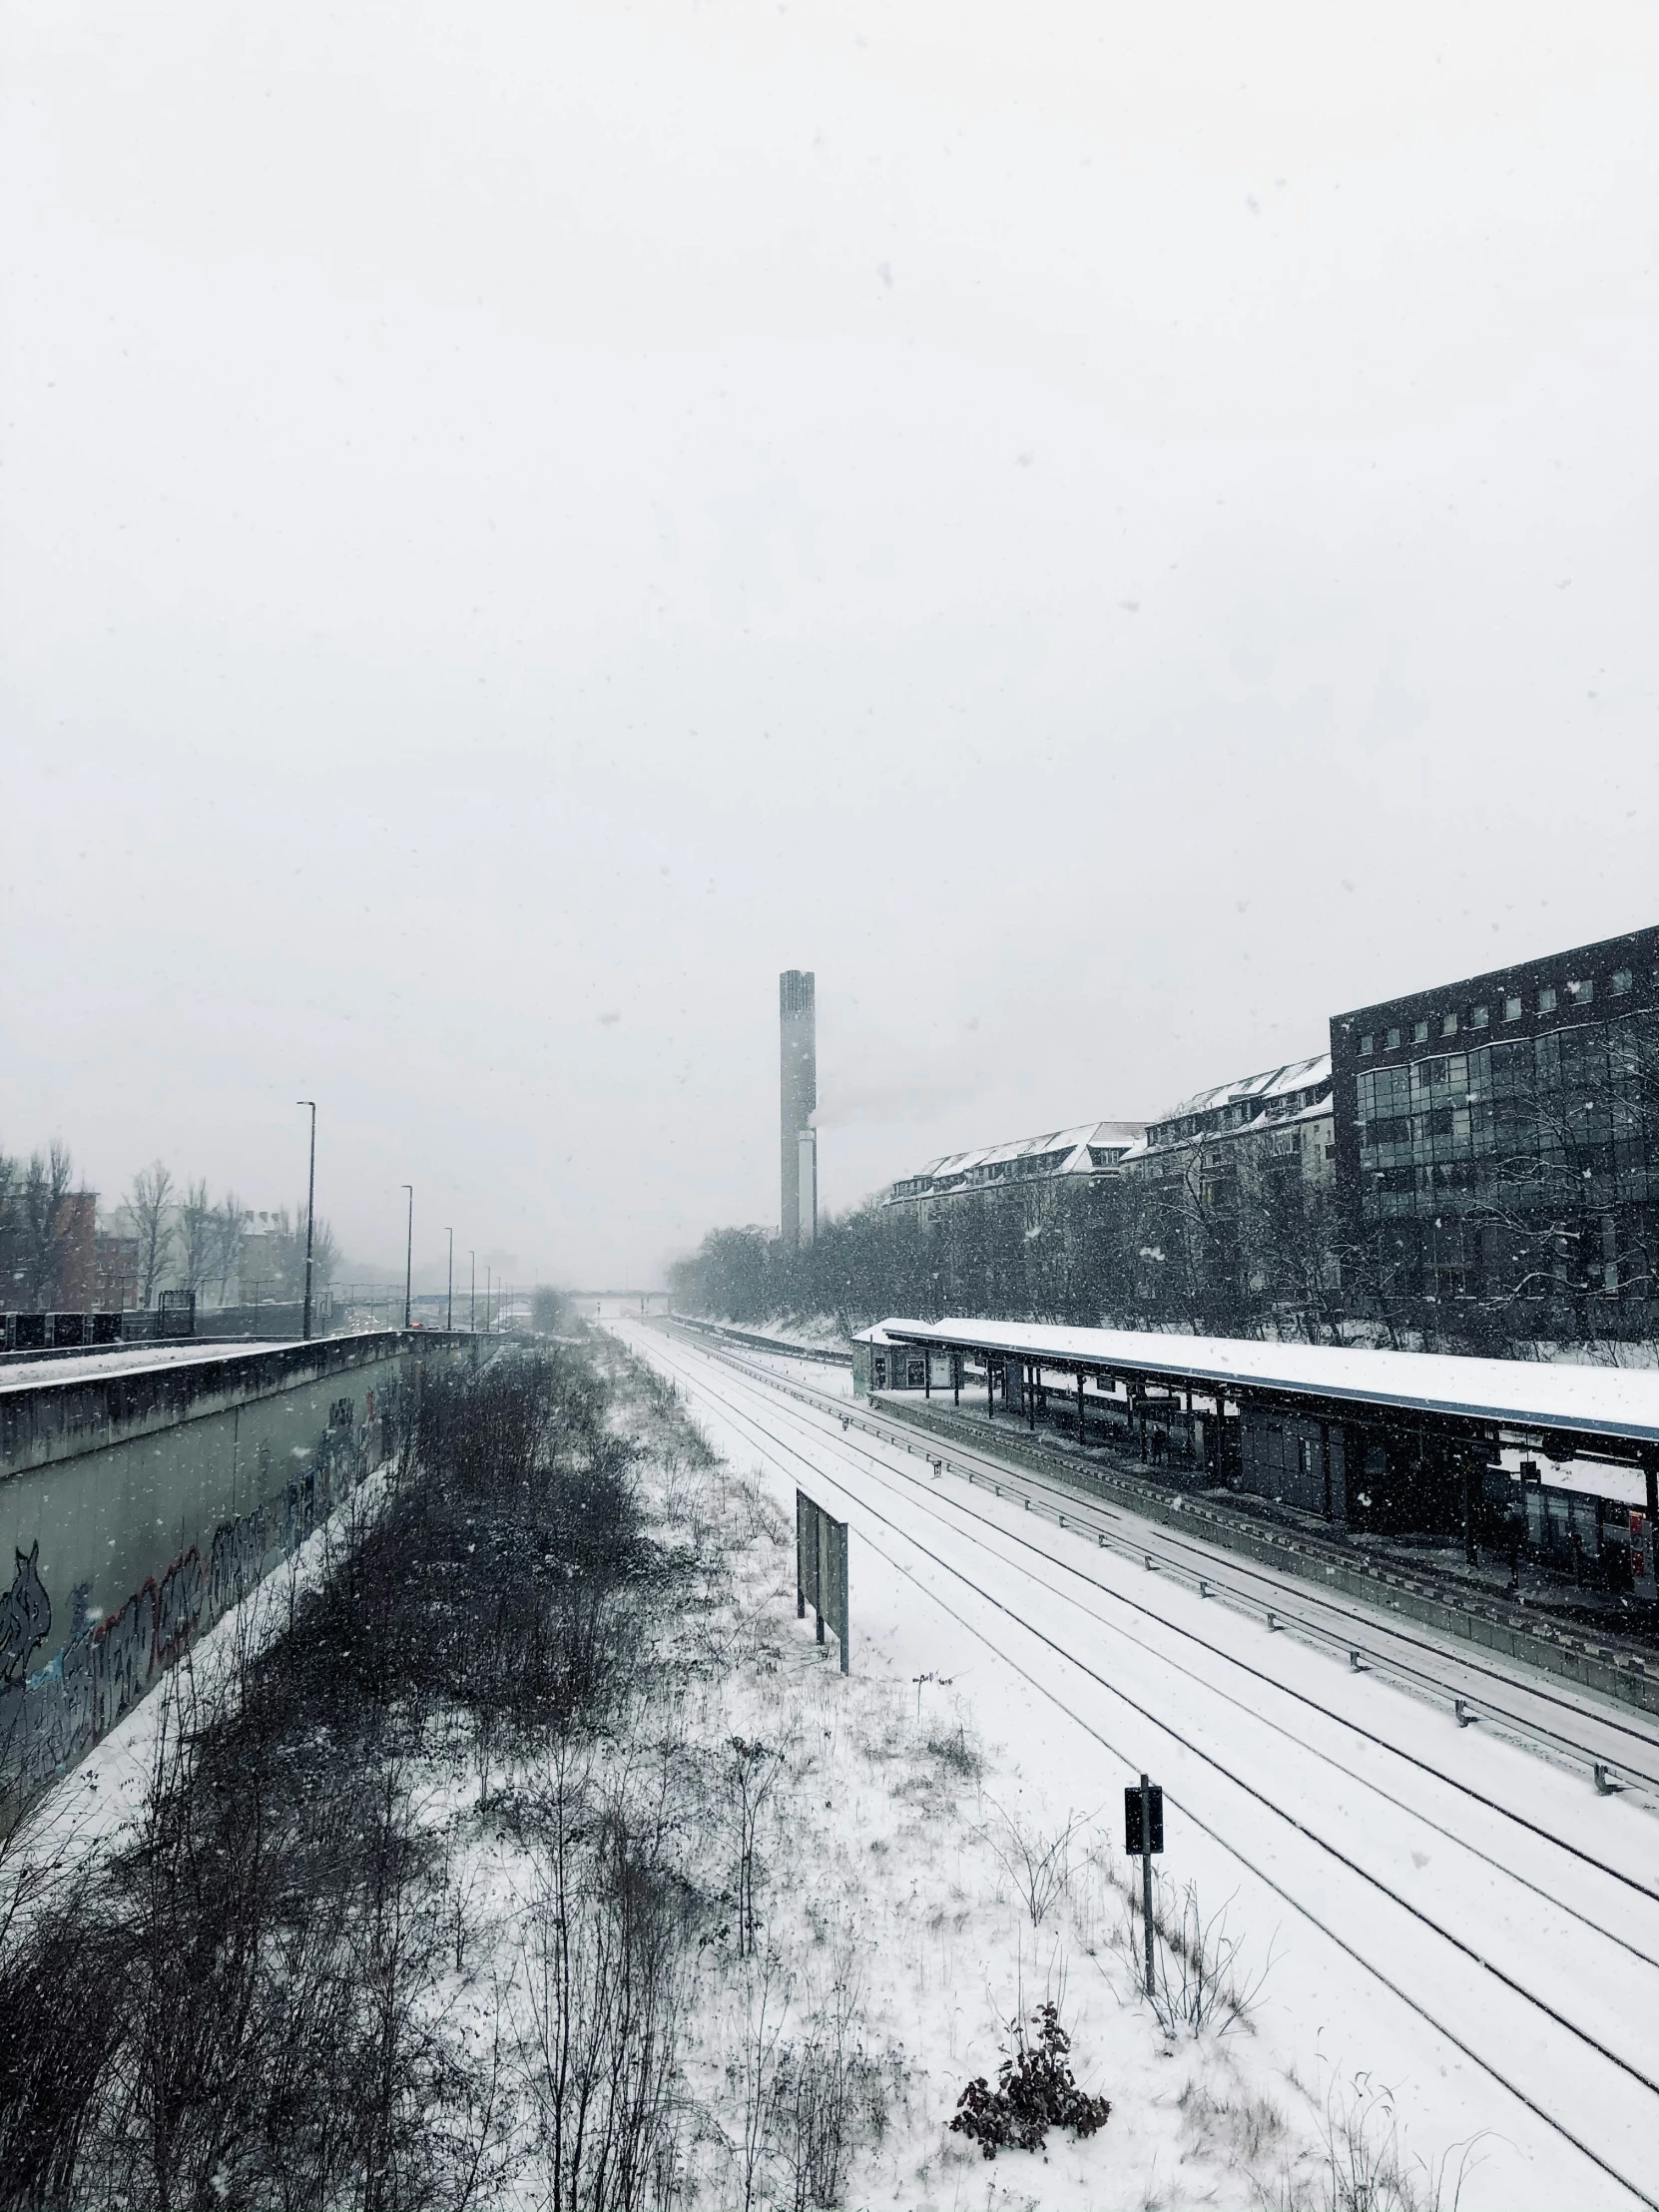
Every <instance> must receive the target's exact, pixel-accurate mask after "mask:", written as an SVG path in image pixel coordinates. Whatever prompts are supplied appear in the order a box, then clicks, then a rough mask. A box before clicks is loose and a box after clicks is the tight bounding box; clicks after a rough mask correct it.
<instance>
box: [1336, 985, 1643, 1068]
mask: <svg viewBox="0 0 1659 2212" xmlns="http://www.w3.org/2000/svg"><path fill="white" fill-rule="evenodd" d="M1653 980H1654V981H1655V982H1659V969H1656V970H1655V971H1654V977H1653ZM1635 987H1636V978H1635V975H1634V973H1633V972H1632V970H1631V969H1629V968H1616V969H1615V970H1614V972H1613V973H1612V974H1611V975H1610V976H1609V977H1608V978H1607V994H1608V996H1609V997H1610V998H1628V997H1629V995H1630V993H1631V992H1632V991H1633V990H1634V989H1635ZM1595 996H1596V986H1595V979H1594V977H1593V976H1585V977H1584V978H1583V979H1582V981H1576V982H1569V983H1567V984H1565V985H1563V986H1562V988H1561V990H1560V991H1558V990H1557V988H1556V986H1555V985H1554V984H1553V983H1545V984H1542V985H1540V986H1539V989H1538V992H1537V995H1536V998H1535V1001H1534V1005H1533V1011H1534V1012H1535V1013H1539V1014H1553V1013H1555V1012H1556V1011H1557V1009H1558V1008H1559V1007H1560V1006H1561V1005H1562V1004H1563V1003H1565V1004H1566V1005H1568V1006H1593V1005H1594V1004H1595ZM1494 1003H1495V1004H1496V1005H1497V1008H1498V1015H1499V1019H1501V1020H1503V1021H1519V1020H1521V1019H1522V1017H1523V1016H1524V1015H1525V1013H1526V1002H1525V1000H1524V999H1523V998H1520V997H1513V996H1512V997H1507V998H1504V999H1502V1000H1501V1001H1496V1002H1494ZM1492 1013H1493V1007H1492V1005H1482V1006H1468V1007H1463V1008H1455V1007H1447V1008H1446V1010H1445V1011H1444V1012H1443V1013H1442V1014H1440V1015H1438V1016H1437V1017H1436V1018H1434V1019H1432V1020H1429V1019H1425V1020H1422V1021H1416V1022H1413V1023H1412V1024H1411V1038H1410V1041H1411V1042H1412V1044H1426V1043H1427V1042H1428V1040H1429V1038H1430V1037H1431V1036H1435V1037H1455V1036H1456V1035H1457V1034H1458V1033H1459V1032H1460V1031H1461V1030H1464V1029H1489V1028H1490V1027H1491V1025H1492ZM1404 1042H1405V1031H1404V1029H1403V1027H1400V1028H1394V1029H1368V1030H1366V1031H1365V1032H1364V1033H1363V1035H1362V1036H1361V1038H1360V1057H1361V1058H1362V1059H1363V1060H1369V1059H1370V1058H1371V1057H1372V1055H1373V1054H1374V1053H1376V1052H1379V1051H1382V1052H1396V1051H1397V1050H1398V1049H1399V1047H1400V1046H1401V1045H1402V1044H1403V1043H1404Z"/></svg>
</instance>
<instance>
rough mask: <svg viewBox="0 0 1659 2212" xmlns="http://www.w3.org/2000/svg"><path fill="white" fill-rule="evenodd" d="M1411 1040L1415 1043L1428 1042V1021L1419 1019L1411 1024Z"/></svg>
mask: <svg viewBox="0 0 1659 2212" xmlns="http://www.w3.org/2000/svg"><path fill="white" fill-rule="evenodd" d="M1411 1042H1412V1043H1413V1044H1426V1043H1427V1042H1428V1024H1427V1022H1425V1021H1417V1022H1413V1023H1412V1024H1411Z"/></svg>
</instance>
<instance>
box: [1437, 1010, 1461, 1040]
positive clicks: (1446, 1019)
mask: <svg viewBox="0 0 1659 2212" xmlns="http://www.w3.org/2000/svg"><path fill="white" fill-rule="evenodd" d="M1456 1034H1457V1016H1456V1015H1455V1014H1442V1015H1441V1016H1440V1035H1441V1036H1442V1037H1454V1036H1456Z"/></svg>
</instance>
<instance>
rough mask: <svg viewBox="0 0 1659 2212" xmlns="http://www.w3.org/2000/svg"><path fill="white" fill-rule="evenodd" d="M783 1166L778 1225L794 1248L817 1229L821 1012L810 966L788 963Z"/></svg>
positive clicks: (783, 1006)
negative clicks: (816, 1117)
mask: <svg viewBox="0 0 1659 2212" xmlns="http://www.w3.org/2000/svg"><path fill="white" fill-rule="evenodd" d="M778 1027H779V1041H778V1063H779V1092H780V1126H779V1138H780V1165H781V1167H782V1170H783V1179H782V1198H781V1202H780V1205H779V1209H778V1226H779V1229H780V1231H781V1232H782V1234H783V1239H784V1243H785V1244H786V1245H787V1246H788V1247H789V1248H790V1250H791V1251H796V1250H799V1248H800V1247H801V1246H803V1245H810V1244H811V1243H812V1241H813V1239H814V1237H815V1236H816V1234H817V1232H818V1140H817V1136H816V1133H815V1131H814V1129H813V1116H814V1114H816V1113H817V1112H818V1011H817V1005H816V994H815V990H814V978H813V975H812V973H811V971H810V970H808V971H805V972H804V971H803V970H802V969H800V968H786V969H785V970H784V972H783V974H782V975H781V976H779V978H778Z"/></svg>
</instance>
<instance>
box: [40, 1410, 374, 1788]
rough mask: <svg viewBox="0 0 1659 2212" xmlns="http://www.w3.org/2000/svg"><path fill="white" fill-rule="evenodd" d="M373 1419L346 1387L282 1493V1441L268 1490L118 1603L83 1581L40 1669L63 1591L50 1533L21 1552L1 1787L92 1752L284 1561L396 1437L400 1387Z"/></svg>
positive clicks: (260, 1467) (264, 1485)
mask: <svg viewBox="0 0 1659 2212" xmlns="http://www.w3.org/2000/svg"><path fill="white" fill-rule="evenodd" d="M367 1397H368V1403H367V1408H366V1412H365V1417H364V1419H363V1420H362V1421H361V1422H360V1423H359V1422H357V1421H356V1420H355V1419H354V1417H353V1414H354V1406H353V1401H352V1400H350V1399H349V1398H345V1399H338V1400H336V1401H335V1403H334V1404H333V1405H332V1406H331V1407H330V1409H329V1425H328V1427H327V1428H326V1429H325V1430H324V1431H323V1433H322V1434H321V1436H320V1437H318V1439H317V1441H316V1442H315V1444H314V1445H312V1446H310V1447H301V1448H300V1449H299V1450H298V1451H296V1453H295V1458H296V1460H298V1461H299V1462H300V1463H299V1464H297V1465H296V1466H295V1468H294V1471H293V1473H292V1474H291V1475H290V1476H289V1477H288V1479H287V1481H286V1482H285V1483H284V1484H283V1485H282V1487H281V1488H280V1490H279V1491H277V1494H275V1495H273V1494H271V1492H272V1490H273V1488H274V1487H275V1485H274V1482H273V1479H272V1467H271V1453H270V1447H269V1446H268V1445H266V1444H264V1443H262V1444H261V1445H260V1447H259V1450H258V1453H257V1455H256V1467H257V1474H258V1486H259V1487H260V1488H261V1489H262V1490H263V1491H265V1492H266V1495H265V1498H264V1502H263V1503H261V1504H260V1505H258V1506H256V1507H255V1508H254V1509H253V1510H252V1511H251V1512H248V1513H244V1514H241V1515H239V1516H238V1517H237V1518H236V1519H234V1520H226V1521H222V1522H221V1523H220V1524H219V1526H218V1527H217V1528H215V1529H214V1531H213V1533H212V1536H211V1538H206V1539H205V1540H206V1543H207V1549H206V1552H205V1553H204V1551H203V1548H202V1542H201V1541H198V1542H193V1543H190V1544H188V1545H186V1547H185V1548H184V1549H183V1550H182V1551H180V1552H179V1553H178V1554H177V1555H176V1556H175V1557H174V1558H172V1559H171V1560H169V1561H168V1562H167V1564H166V1565H165V1566H163V1567H162V1568H161V1569H160V1570H159V1571H158V1572H157V1573H156V1574H153V1575H150V1576H147V1577H146V1579H145V1581H144V1582H143V1583H142V1584H141V1586H140V1587H139V1588H138V1589H136V1590H134V1591H133V1592H132V1593H131V1594H130V1595H129V1596H128V1597H127V1599H126V1600H125V1602H124V1603H123V1604H122V1605H121V1606H119V1607H118V1608H117V1609H116V1610H115V1611H114V1612H111V1613H106V1614H104V1615H102V1616H101V1617H89V1616H88V1614H87V1609H86V1590H85V1586H84V1585H83V1587H82V1588H80V1589H78V1590H77V1591H76V1592H75V1593H74V1610H73V1624H74V1625H73V1632H72V1633H71V1635H70V1638H69V1641H68V1642H67V1643H66V1644H65V1645H64V1647H63V1649H62V1650H61V1651H60V1652H59V1653H58V1654H57V1655H56V1656H55V1657H54V1658H53V1659H52V1661H51V1662H50V1664H49V1665H47V1666H45V1667H42V1668H40V1669H39V1670H38V1671H37V1672H36V1673H34V1674H33V1675H31V1674H30V1673H29V1671H28V1666H29V1657H30V1654H31V1653H32V1652H33V1651H35V1650H36V1649H37V1647H38V1646H39V1645H40V1643H41V1642H42V1641H43V1640H44V1638H45V1637H46V1636H47V1634H48V1633H49V1632H50V1628H51V1623H52V1601H51V1597H50V1595H49V1593H48V1591H47V1589H46V1585H45V1584H44V1582H43V1581H42V1580H41V1577H40V1573H39V1557H40V1543H39V1540H38V1539H37V1540H36V1542H35V1543H34V1545H33V1546H32V1548H31V1549H30V1550H29V1551H27V1552H23V1551H19V1552H18V1553H17V1571H16V1574H15V1576H14V1578H13V1581H12V1586H11V1589H10V1591H9V1592H8V1593H7V1594H6V1595H5V1596H3V1597H0V1792H3V1794H4V1796H5V1798H6V1799H8V1800H11V1801H12V1802H13V1803H16V1802H18V1801H20V1800H22V1799H25V1798H28V1797H30V1796H32V1795H33V1794H34V1793H35V1792H36V1791H37V1790H38V1789H40V1788H42V1787H44V1785H45V1784H46V1783H48V1782H50V1781H51V1779H52V1778H53V1776H54V1775H56V1774H61V1773H62V1772H63V1770H64V1769H65V1768H66V1767H67V1766H69V1765H71V1764H72V1763H73V1762H74V1761H75V1760H76V1759H78V1758H80V1756H81V1755H82V1753H83V1752H85V1751H86V1750H87V1749H88V1747H89V1746H90V1745H92V1744H94V1743H96V1742H97V1740H98V1738H99V1737H100V1736H102V1735H104V1734H105V1732H106V1731H107V1730H108V1729H110V1728H113V1727H114V1725H115V1723H116V1722H117V1721H118V1720H120V1718H121V1716H122V1715H123V1714H124V1713H126V1712H128V1711H129V1710H130V1709H131V1708H132V1707H133V1706H134V1705H136V1704H137V1703H138V1701H139V1699H140V1698H142V1697H143V1696H144V1694H145V1692H146V1691H147V1690H148V1689H149V1688H150V1686H151V1684H152V1683H153V1682H154V1681H155V1680H156V1678H157V1677H158V1675H160V1674H162V1673H164V1672H165V1671H166V1669H167V1668H169V1667H170V1666H172V1665H173V1664H174V1663H175V1661H176V1660H178V1659H179V1658H180V1656H181V1655H182V1654H183V1653H184V1652H185V1651H186V1650H188V1649H189V1647H190V1645H191V1643H192V1642H193V1641H194V1640H195V1639H196V1638H197V1637H198V1636H200V1635H201V1634H202V1633H203V1632H204V1631H205V1630H206V1629H208V1628H211V1627H212V1626H213V1624H214V1622H215V1621H216V1620H218V1619H219V1618H220V1617H221V1616H222V1615H223V1614H224V1613H226V1612H228V1611H229V1610H230V1608H231V1607H232V1606H233V1605H235V1604H237V1603H238V1602H239V1600H240V1599H241V1598H243V1597H244V1596H245V1595H246V1594H247V1593H248V1592H249V1591H250V1590H252V1589H253V1588H254V1587H255V1585H256V1584H257V1583H258V1582H259V1581H260V1580H261V1578H262V1577H263V1576H264V1575H266V1574H267V1573H269V1572H270V1570H271V1568H272V1566H273V1565H274V1564H275V1563H276V1561H277V1559H278V1558H279V1557H282V1556H285V1555H287V1554H289V1553H291V1552H292V1551H293V1550H294V1549H295V1548H296V1547H297V1546H298V1545H299V1544H301V1543H303V1541H304V1540H305V1538H306V1537H307V1536H308V1535H309V1534H310V1533H311V1530H312V1529H313V1527H315V1526H316V1525H317V1523H318V1522H319V1521H320V1520H322V1519H325V1518H326V1517H327V1515H328V1514H329V1513H330V1512H331V1511H332V1510H333V1508H334V1506H335V1505H336V1504H338V1503H339V1502H340V1501H341V1499H343V1498H344V1497H345V1495H346V1493H347V1492H348V1491H349V1490H350V1489H351V1488H352V1487H353V1486H354V1485H355V1484H356V1483H357V1482H358V1481H359V1480H361V1478H362V1476H363V1475H364V1474H366V1473H367V1471H368V1470H369V1468H370V1467H372V1466H377V1465H379V1464H381V1463H382V1462H383V1461H384V1459H385V1458H386V1457H387V1455H388V1453H389V1450H390V1448H391V1436H392V1429H393V1417H392V1404H393V1401H394V1397H395V1385H393V1390H392V1391H389V1392H388V1391H385V1390H382V1392H381V1396H380V1402H379V1405H378V1407H376V1404H375V1394H374V1392H373V1390H370V1391H369V1392H368V1393H367Z"/></svg>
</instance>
